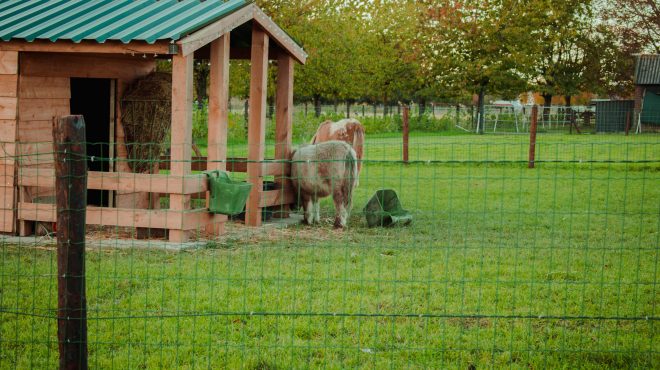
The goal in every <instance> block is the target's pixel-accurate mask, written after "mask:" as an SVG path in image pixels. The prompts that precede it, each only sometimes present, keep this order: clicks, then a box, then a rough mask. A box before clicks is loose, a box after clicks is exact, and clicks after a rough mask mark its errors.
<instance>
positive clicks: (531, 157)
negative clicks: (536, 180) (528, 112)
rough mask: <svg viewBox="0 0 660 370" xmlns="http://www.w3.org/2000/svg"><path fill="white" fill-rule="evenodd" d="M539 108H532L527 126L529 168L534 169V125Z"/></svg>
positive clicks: (536, 106) (535, 106)
mask: <svg viewBox="0 0 660 370" xmlns="http://www.w3.org/2000/svg"><path fill="white" fill-rule="evenodd" d="M538 115H539V107H538V105H534V106H533V107H532V117H531V122H530V125H529V165H528V167H529V168H534V159H535V157H536V124H537V121H538Z"/></svg>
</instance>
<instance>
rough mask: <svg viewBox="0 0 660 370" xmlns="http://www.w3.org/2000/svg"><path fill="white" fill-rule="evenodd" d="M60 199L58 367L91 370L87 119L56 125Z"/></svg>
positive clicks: (65, 120)
mask: <svg viewBox="0 0 660 370" xmlns="http://www.w3.org/2000/svg"><path fill="white" fill-rule="evenodd" d="M53 143H54V146H55V147H54V150H55V194H56V198H57V338H58V343H59V352H60V369H87V299H86V297H85V211H86V207H87V150H86V147H85V145H86V144H85V120H84V119H83V116H65V117H61V118H59V119H56V120H55V121H54V122H53Z"/></svg>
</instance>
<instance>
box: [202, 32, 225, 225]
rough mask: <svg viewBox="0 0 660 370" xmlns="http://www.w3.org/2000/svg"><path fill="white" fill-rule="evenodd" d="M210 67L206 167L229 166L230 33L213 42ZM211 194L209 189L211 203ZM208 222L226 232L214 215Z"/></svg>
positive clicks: (218, 167) (220, 167)
mask: <svg viewBox="0 0 660 370" xmlns="http://www.w3.org/2000/svg"><path fill="white" fill-rule="evenodd" d="M210 62H211V70H210V76H209V77H210V80H211V86H210V89H209V135H208V136H209V139H208V140H209V141H208V158H207V164H206V169H207V170H222V171H224V170H226V169H227V163H226V160H227V121H228V120H229V33H226V34H224V35H222V36H221V37H220V38H219V39H217V40H215V41H213V42H212V43H211V58H210ZM209 196H210V194H209V193H208V192H207V194H206V201H207V205H208V201H209ZM210 220H211V223H210V224H208V225H206V232H207V233H210V234H213V235H220V234H222V233H224V226H225V225H224V222H223V223H221V222H220V221H219V220H217V219H216V218H215V217H212V218H210Z"/></svg>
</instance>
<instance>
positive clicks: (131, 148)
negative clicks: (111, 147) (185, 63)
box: [121, 72, 172, 173]
mask: <svg viewBox="0 0 660 370" xmlns="http://www.w3.org/2000/svg"><path fill="white" fill-rule="evenodd" d="M121 112H122V125H123V127H124V134H125V137H126V148H127V151H128V164H129V166H130V167H131V170H133V172H136V173H145V172H152V171H154V169H155V168H157V163H158V160H159V159H160V155H161V153H162V152H163V149H164V147H165V145H166V140H165V139H166V138H167V136H168V133H169V131H170V128H171V127H172V75H171V74H169V73H163V72H153V73H151V74H149V75H148V76H146V77H144V78H141V79H139V80H136V81H135V82H134V83H133V84H132V85H131V86H130V87H129V88H128V89H127V90H126V92H125V93H124V95H123V97H122V100H121Z"/></svg>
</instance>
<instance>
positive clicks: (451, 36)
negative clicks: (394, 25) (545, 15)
mask: <svg viewBox="0 0 660 370" xmlns="http://www.w3.org/2000/svg"><path fill="white" fill-rule="evenodd" d="M423 4H424V5H425V6H426V14H425V15H426V16H425V19H424V22H423V28H422V29H423V31H422V32H421V37H420V38H421V43H422V45H423V46H424V50H423V53H424V59H425V60H426V63H428V66H429V68H430V69H431V70H432V71H433V74H434V78H435V80H436V81H437V82H438V83H440V84H442V85H444V86H446V87H447V88H449V89H453V90H454V91H456V95H458V94H460V93H465V92H469V93H477V94H479V107H480V112H479V118H480V119H479V121H480V122H479V129H480V132H483V129H484V109H483V107H484V97H485V94H486V93H495V94H500V95H503V96H511V97H513V96H515V95H517V94H518V93H519V92H521V91H524V90H525V88H526V87H527V85H528V82H529V81H530V79H531V76H532V74H533V65H534V60H535V56H536V55H537V50H538V37H537V36H538V32H537V29H536V24H538V19H537V15H538V13H537V12H538V9H536V8H535V7H534V6H533V4H531V3H530V2H519V1H514V0H486V1H482V0H463V1H453V0H442V1H423Z"/></svg>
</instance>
